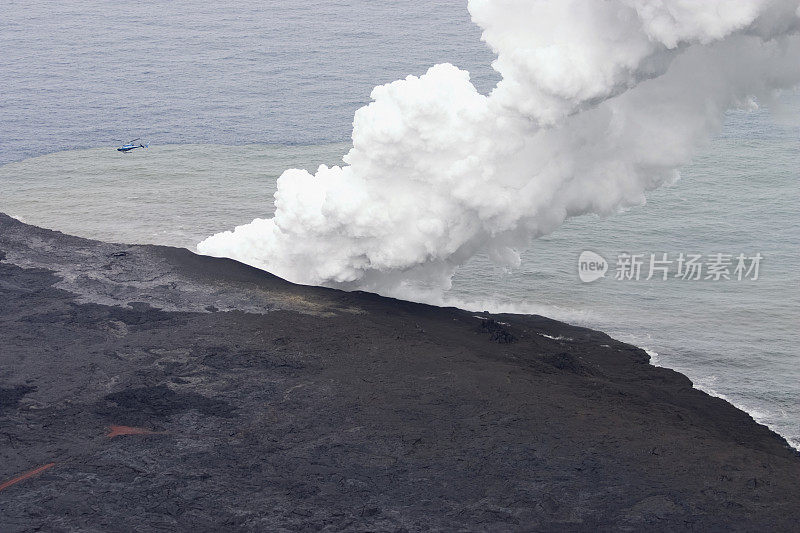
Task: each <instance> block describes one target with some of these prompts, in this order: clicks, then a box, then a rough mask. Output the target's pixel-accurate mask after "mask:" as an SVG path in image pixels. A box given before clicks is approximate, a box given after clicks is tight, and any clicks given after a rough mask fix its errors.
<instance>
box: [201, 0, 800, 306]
mask: <svg viewBox="0 0 800 533" xmlns="http://www.w3.org/2000/svg"><path fill="white" fill-rule="evenodd" d="M469 10H470V12H471V14H472V18H473V20H474V21H475V22H476V23H477V24H478V25H480V26H481V27H482V28H483V30H484V31H483V40H484V41H486V43H487V44H488V45H489V46H490V47H491V48H492V50H494V52H495V53H496V54H497V60H496V61H495V62H494V63H493V66H494V68H495V69H496V70H497V71H498V72H499V73H500V74H501V75H502V80H501V81H500V82H499V83H498V85H497V87H496V88H495V89H494V90H493V91H492V92H491V94H490V95H488V96H485V95H482V94H480V93H478V91H477V90H476V89H475V87H474V86H473V85H472V84H471V83H470V81H469V73H467V72H466V71H463V70H459V69H457V68H456V67H454V66H452V65H449V64H441V65H436V66H434V67H432V68H431V69H430V70H429V71H428V72H427V73H426V74H424V75H423V76H420V77H415V76H409V77H408V78H406V79H405V80H401V81H396V82H393V83H390V84H388V85H384V86H381V87H376V88H375V89H374V90H373V92H372V95H371V96H372V99H373V100H374V101H373V102H372V103H371V104H369V105H368V106H366V107H363V108H361V109H359V110H358V111H357V112H356V115H355V119H354V123H353V148H352V150H350V152H349V153H348V154H347V155H346V156H345V157H344V161H345V163H346V165H345V166H342V167H339V166H335V167H332V168H328V167H326V166H321V167H320V168H319V169H318V170H317V172H316V174H314V175H312V174H310V173H308V172H307V171H305V170H295V169H293V170H287V171H286V172H284V173H283V175H282V176H281V177H280V179H279V180H278V191H277V192H276V193H275V208H276V211H275V216H274V218H271V219H256V220H254V221H253V222H251V223H250V224H246V225H244V226H239V227H237V228H236V229H235V230H234V231H233V232H230V231H226V232H223V233H218V234H217V235H214V236H212V237H209V238H208V239H206V240H204V241H203V242H201V243H200V244H199V245H198V250H199V251H200V252H201V253H204V254H208V255H214V256H226V257H232V258H235V259H238V260H239V261H242V262H244V263H248V264H250V265H253V266H256V267H258V268H262V269H265V270H269V271H271V272H273V273H275V274H277V275H279V276H282V277H284V278H287V279H289V280H291V281H296V282H300V283H306V284H326V285H334V286H339V287H344V288H360V289H365V290H371V291H375V292H379V293H383V294H389V295H393V296H400V297H406V298H412V299H423V300H429V301H430V300H435V299H436V295H434V294H433V293H431V292H430V290H431V289H446V288H449V285H450V278H451V276H452V274H453V272H454V271H455V269H456V268H457V267H458V265H460V264H462V263H463V262H465V261H466V260H467V259H469V258H470V257H472V256H473V255H474V254H476V253H479V252H483V251H485V252H488V253H489V255H490V257H492V259H493V260H495V261H497V262H499V263H503V264H507V265H512V266H513V265H516V264H518V263H519V255H518V254H517V253H516V251H515V249H518V248H520V247H525V246H527V245H529V243H530V241H531V239H533V238H536V237H538V236H541V235H544V234H546V233H549V232H551V231H553V230H554V229H555V228H557V227H558V226H559V225H560V224H561V223H562V222H563V221H564V220H565V219H566V218H567V217H572V216H576V215H581V214H586V213H599V214H610V213H613V212H615V211H617V210H619V209H620V208H623V207H628V206H632V205H637V204H641V203H643V202H644V193H645V192H646V191H648V190H651V189H653V188H655V187H658V186H659V185H661V184H663V183H665V182H668V181H671V180H674V179H675V178H676V177H677V169H678V168H679V167H681V166H682V165H684V164H686V163H688V162H689V160H690V159H691V156H692V154H693V152H694V151H695V150H696V149H697V148H698V146H699V145H701V144H702V143H703V142H704V141H706V140H707V139H708V138H709V136H710V135H711V134H712V133H713V132H714V131H716V130H717V129H718V128H719V126H720V123H721V120H722V117H723V114H724V112H725V111H726V110H727V109H729V108H731V107H733V106H736V105H740V104H742V103H744V102H746V101H747V100H748V98H750V97H756V98H761V99H767V98H769V97H770V96H771V95H772V94H773V93H774V91H775V90H776V89H780V88H785V87H792V86H795V85H797V84H798V83H799V82H800V37H799V36H798V31H800V0H470V1H469ZM426 291H428V292H426Z"/></svg>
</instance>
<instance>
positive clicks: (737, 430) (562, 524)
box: [0, 215, 800, 532]
mask: <svg viewBox="0 0 800 533" xmlns="http://www.w3.org/2000/svg"><path fill="white" fill-rule="evenodd" d="M0 258H2V261H0V487H3V486H4V485H3V484H4V483H5V482H8V481H13V480H16V479H18V476H22V475H24V474H25V473H26V472H29V471H31V470H33V469H36V468H39V467H42V466H46V465H50V464H51V463H54V464H53V465H52V466H51V467H49V468H47V469H46V470H43V471H40V472H38V473H36V474H35V475H31V476H30V477H28V478H25V479H21V480H19V481H18V482H16V483H13V484H8V483H5V488H2V489H0V531H3V532H13V531H34V530H36V531H39V530H41V531H74V530H80V531H149V530H168V531H173V530H184V531H186V530H192V531H240V530H242V531H246V530H252V531H280V530H283V531H289V530H291V531H294V530H329V531H334V530H355V531H419V530H445V531H450V530H470V531H483V530H493V531H501V530H502V531H506V530H521V531H522V530H524V531H530V530H575V531H598V530H619V531H642V530H648V531H654V530H655V531H676V530H698V531H715V530H718V531H722V530H743V531H791V530H795V531H796V530H797V525H798V524H800V483H799V481H800V457H798V454H797V452H796V451H794V450H792V449H791V448H790V447H788V446H787V444H786V442H785V441H784V440H783V439H782V438H781V437H779V436H777V435H776V434H774V433H773V432H771V431H769V430H768V429H767V428H765V427H764V426H761V425H759V424H757V423H755V422H754V421H753V420H752V419H751V417H750V416H748V415H747V414H745V413H743V412H742V411H739V410H738V409H736V408H734V407H733V406H731V405H730V404H728V403H726V402H725V401H723V400H721V399H718V398H712V397H710V396H708V395H706V394H704V393H702V392H700V391H697V390H695V389H693V388H692V384H691V382H690V381H689V380H688V379H687V378H686V377H684V376H683V375H681V374H678V373H676V372H673V371H670V370H667V369H663V368H656V367H653V366H651V365H650V364H649V363H648V361H649V358H648V356H647V354H646V353H645V352H643V351H642V350H640V349H638V348H635V347H633V346H630V345H627V344H624V343H621V342H617V341H615V340H613V339H611V338H609V337H608V336H607V335H604V334H603V333H599V332H596V331H590V330H587V329H582V328H578V327H573V326H570V325H567V324H563V323H560V322H556V321H553V320H549V319H547V318H543V317H539V316H517V315H499V316H498V315H495V316H489V315H486V314H477V315H476V314H475V313H470V312H466V311H461V310H458V309H443V308H436V307H430V306H425V305H419V304H413V303H408V302H403V301H397V300H392V299H388V298H381V297H378V296H375V295H372V294H366V293H345V292H339V291H334V290H329V289H321V288H313V287H303V286H297V285H293V284H290V283H288V282H285V281H283V280H281V279H279V278H277V277H275V276H272V275H270V274H267V273H264V272H261V271H258V270H255V269H252V268H249V267H246V266H244V265H241V264H239V263H236V262H234V261H230V260H223V259H212V258H207V257H200V256H196V255H193V254H191V253H190V252H188V251H185V250H179V249H172V248H163V247H153V246H130V245H119V244H108V243H100V242H95V241H90V240H85V239H80V238H77V237H71V236H67V235H63V234H60V233H57V232H52V231H48V230H43V229H39V228H35V227H32V226H27V225H25V224H22V223H20V222H18V221H16V220H13V219H11V218H9V217H6V216H4V215H0ZM111 426H129V427H131V428H139V429H136V430H129V431H128V432H129V433H134V434H124V431H123V432H122V433H123V434H119V431H118V430H115V431H116V433H111V435H116V436H111V437H109V436H108V435H109V434H110V432H111V431H112V429H111Z"/></svg>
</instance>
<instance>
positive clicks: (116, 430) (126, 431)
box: [106, 426, 163, 439]
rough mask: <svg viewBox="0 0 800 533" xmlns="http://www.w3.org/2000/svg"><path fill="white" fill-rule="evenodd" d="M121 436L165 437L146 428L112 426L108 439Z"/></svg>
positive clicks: (161, 433)
mask: <svg viewBox="0 0 800 533" xmlns="http://www.w3.org/2000/svg"><path fill="white" fill-rule="evenodd" d="M121 435H163V432H160V431H151V430H149V429H145V428H134V427H131V426H111V431H109V432H108V435H106V437H108V438H109V439H113V438H114V437H119V436H121Z"/></svg>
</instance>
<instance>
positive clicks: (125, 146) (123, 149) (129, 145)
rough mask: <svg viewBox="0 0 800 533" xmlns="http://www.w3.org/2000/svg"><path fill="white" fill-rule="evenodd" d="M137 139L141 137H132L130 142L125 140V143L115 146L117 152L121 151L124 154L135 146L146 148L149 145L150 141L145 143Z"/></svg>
mask: <svg viewBox="0 0 800 533" xmlns="http://www.w3.org/2000/svg"><path fill="white" fill-rule="evenodd" d="M139 140H141V139H138V138H136V139H133V140H132V141H130V142H127V143H125V144H123V145H122V146H120V147H119V148H117V152H122V153H124V154H127V153H128V152H130V151H131V150H134V149H136V148H147V147H148V146H150V143H147V144H142V143H141V142H139V143H137V142H136V141H139Z"/></svg>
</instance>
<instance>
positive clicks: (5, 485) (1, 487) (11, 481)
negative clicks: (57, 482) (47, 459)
mask: <svg viewBox="0 0 800 533" xmlns="http://www.w3.org/2000/svg"><path fill="white" fill-rule="evenodd" d="M51 466H55V463H47V464H46V465H44V466H40V467H39V468H34V469H33V470H29V471H28V472H25V473H24V474H22V475H21V476H17V477H15V478H14V479H9V480H8V481H6V482H5V483H2V484H0V491H2V490H5V489H7V488H8V487H10V486H11V485H14V484H15V483H19V482H20V481H25V480H26V479H28V478H31V477H33V476H35V475H36V474H38V473H40V472H44V471H45V470H47V469H48V468H50V467H51Z"/></svg>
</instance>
